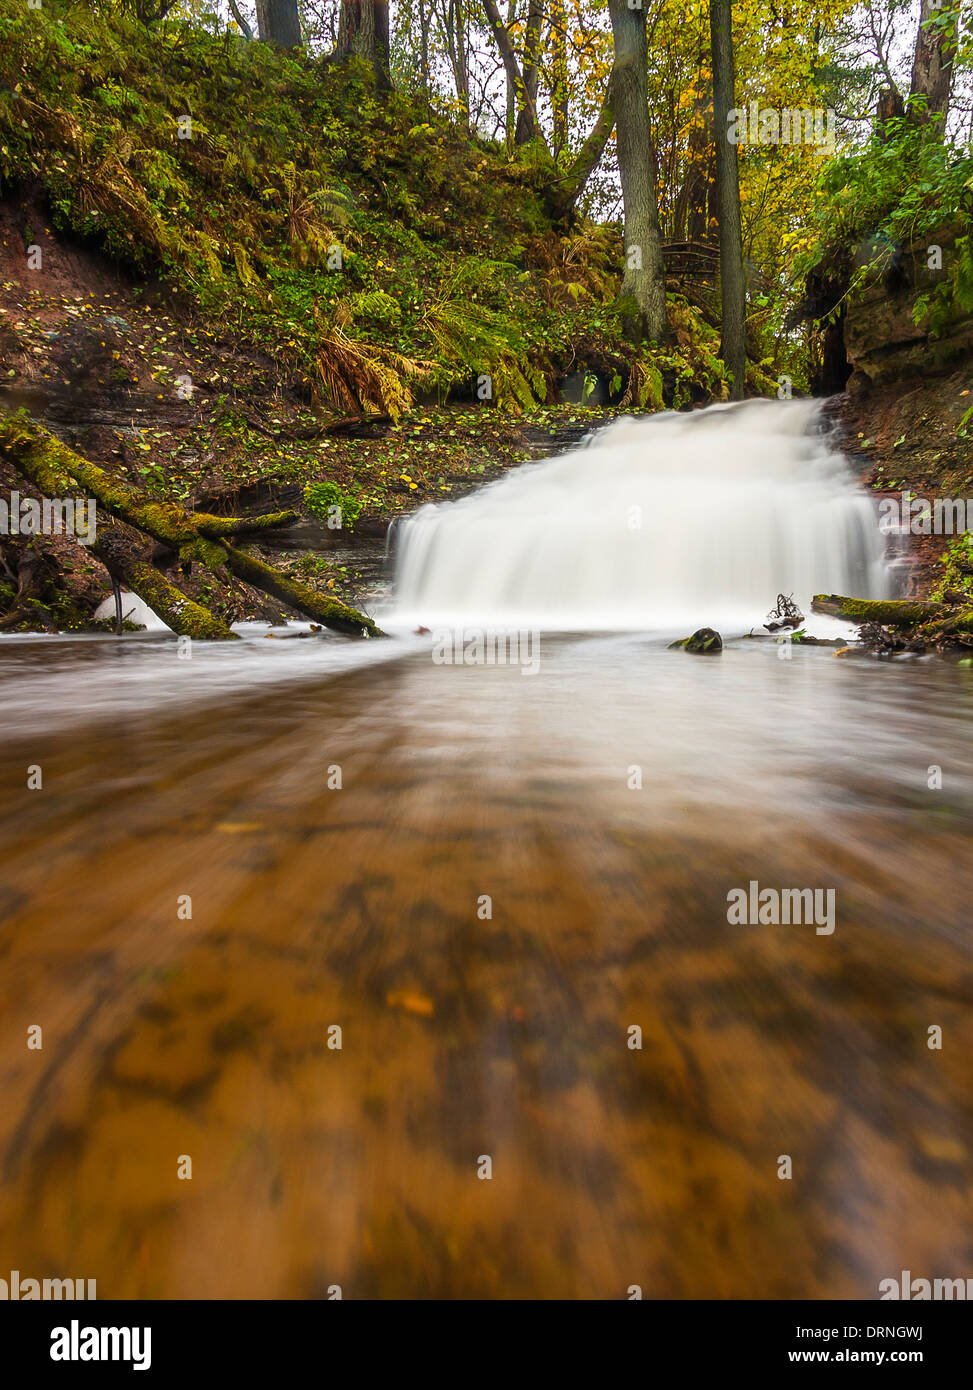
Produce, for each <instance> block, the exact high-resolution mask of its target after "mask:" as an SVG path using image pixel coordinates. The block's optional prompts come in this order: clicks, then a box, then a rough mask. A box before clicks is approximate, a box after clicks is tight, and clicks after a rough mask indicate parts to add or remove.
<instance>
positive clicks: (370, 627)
mask: <svg viewBox="0 0 973 1390" xmlns="http://www.w3.org/2000/svg"><path fill="white" fill-rule="evenodd" d="M0 454H3V455H4V457H6V458H7V459H9V460H10V462H11V463H12V464H13V465H14V467H15V468H16V469H18V471H19V472H20V473H22V474H23V475H24V477H25V478H29V479H30V481H31V482H32V483H34V485H35V486H36V487H38V488H39V489H40V490H41V492H43V493H44V494H45V495H46V496H48V497H57V496H62V495H64V494H65V493H68V492H73V491H74V490H75V488H76V487H77V488H81V489H82V490H83V491H84V492H86V493H87V494H88V495H89V496H90V497H94V498H95V499H96V500H97V502H98V503H99V505H100V506H101V507H103V508H104V509H105V511H107V512H109V513H110V514H111V515H112V516H114V517H117V518H118V520H120V521H124V522H127V523H128V524H129V525H130V526H134V527H136V528H137V529H138V530H139V531H143V532H145V534H146V535H148V536H151V537H152V539H153V540H156V541H159V542H160V543H161V544H162V545H165V546H168V547H169V548H171V549H173V550H176V551H178V553H179V555H180V557H181V558H182V559H183V560H184V561H192V560H195V561H199V562H201V563H203V564H205V565H207V566H208V567H209V568H210V569H213V570H217V569H219V568H220V567H222V566H225V567H226V568H227V569H228V570H230V571H231V572H232V573H233V574H236V575H237V576H238V577H239V578H241V579H243V580H245V581H246V582H247V583H248V584H253V585H254V586H255V587H256V588H258V589H262V590H263V591H264V593H267V594H271V595H272V596H273V597H274V598H277V599H280V601H281V602H282V603H286V604H288V605H289V606H290V607H291V608H295V609H297V611H298V612H299V613H304V614H306V615H307V616H308V617H309V618H311V619H312V620H313V621H314V622H319V623H322V624H323V625H324V626H325V627H327V628H330V629H332V630H333V631H335V632H343V633H347V634H348V635H349V636H353V637H363V636H368V637H382V636H384V633H382V631H381V630H380V629H379V628H378V627H376V625H375V624H374V623H373V622H372V620H371V619H370V618H368V617H366V616H365V615H364V614H362V613H358V612H357V611H356V610H355V609H354V608H349V607H348V605H347V604H345V603H342V602H341V601H340V600H339V599H336V598H325V597H324V596H322V595H320V594H316V593H314V592H313V590H311V589H307V588H305V587H304V585H303V584H298V583H296V582H295V581H294V580H292V579H288V578H287V577H286V576H285V575H283V574H281V573H280V572H279V571H277V570H275V569H273V568H271V566H270V565H265V564H264V563H263V562H262V561H261V560H255V559H253V558H252V557H251V556H249V555H244V554H243V553H242V552H241V551H239V550H235V549H234V548H233V547H232V546H231V545H229V544H228V543H227V537H229V536H233V535H238V534H244V533H247V532H250V533H252V532H254V531H258V530H264V529H265V528H266V527H267V526H286V525H287V524H288V523H289V522H291V521H293V520H295V518H296V515H297V514H296V513H295V512H275V513H273V514H272V515H271V516H269V517H268V516H264V517H250V518H247V517H219V516H211V515H210V514H209V513H207V512H196V513H194V514H192V515H191V514H190V513H188V512H186V511H184V510H183V508H182V507H179V506H177V505H176V503H174V502H156V501H153V500H152V499H150V498H148V497H146V496H145V494H144V493H141V492H139V491H138V489H137V488H135V487H133V486H132V485H131V483H127V482H125V481H123V480H122V479H119V478H114V477H112V475H111V474H110V473H106V472H105V470H104V469H103V468H99V467H98V465H97V464H94V463H91V462H90V460H88V459H86V458H82V456H81V455H80V454H77V453H75V452H74V450H73V449H69V448H68V447H67V445H66V444H62V443H61V441H60V440H59V439H56V438H55V437H54V436H53V435H52V434H50V433H49V432H48V431H47V430H45V429H44V428H43V426H42V425H39V424H37V423H36V421H34V420H32V419H31V418H30V417H29V416H28V415H27V414H26V412H23V411H18V412H17V414H15V415H11V416H8V417H7V418H5V419H2V420H0ZM95 553H96V554H97V553H98V550H97V547H96V548H95ZM148 568H149V569H150V570H151V574H146V575H138V576H136V577H137V578H138V582H139V583H141V584H143V585H144V586H145V587H146V588H155V589H158V579H161V578H162V576H161V575H159V573H158V571H157V570H154V569H152V568H151V566H149V567H148ZM109 572H111V571H109ZM133 574H134V570H133ZM153 576H158V578H153ZM125 582H126V583H127V584H129V587H131V588H132V589H134V591H135V593H137V594H138V595H139V597H140V598H145V601H146V603H148V604H149V606H150V607H151V608H152V609H153V611H154V612H156V613H158V614H159V616H160V617H161V618H165V620H166V622H168V623H169V626H170V627H172V626H173V624H172V623H171V622H169V619H168V618H167V617H166V615H165V613H163V612H160V610H159V609H158V608H157V607H156V605H155V603H153V602H152V601H151V600H150V599H148V598H146V596H145V594H143V593H142V590H141V589H139V588H137V587H136V586H135V584H134V583H132V582H130V581H129V580H128V579H126V580H125ZM165 583H166V584H169V581H168V580H166V581H165ZM169 588H170V589H171V590H172V594H173V595H178V598H175V597H172V595H169V596H166V595H165V594H164V593H162V591H160V595H161V597H162V598H163V601H164V602H166V603H168V604H170V607H172V606H173V605H175V607H174V608H173V611H174V612H177V616H178V604H179V602H180V601H181V602H182V603H183V604H186V603H189V600H188V599H187V598H186V597H185V596H184V595H182V594H180V593H179V590H178V589H176V588H175V586H174V585H169ZM195 607H196V608H198V609H199V612H200V613H203V614H205V613H206V610H205V609H204V608H201V607H200V606H199V605H198V604H197V605H195ZM207 616H208V617H209V619H210V622H211V623H212V624H214V625H215V628H214V634H213V635H221V636H222V635H224V634H223V633H222V632H220V633H217V632H216V630H215V629H216V628H225V624H220V622H219V620H218V619H215V618H213V617H212V615H207ZM197 625H198V624H197V623H196V620H195V619H194V626H197ZM174 631H180V632H181V631H183V629H182V628H178V627H177V628H174ZM226 633H229V629H226ZM195 635H200V634H199V633H198V632H197V633H196V634H195Z"/></svg>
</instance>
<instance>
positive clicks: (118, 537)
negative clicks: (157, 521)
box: [90, 526, 237, 642]
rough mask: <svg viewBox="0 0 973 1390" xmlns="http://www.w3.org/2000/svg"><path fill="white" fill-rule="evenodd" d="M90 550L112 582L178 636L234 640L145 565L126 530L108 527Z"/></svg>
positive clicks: (220, 624) (227, 630) (216, 621)
mask: <svg viewBox="0 0 973 1390" xmlns="http://www.w3.org/2000/svg"><path fill="white" fill-rule="evenodd" d="M90 548H91V552H92V554H93V555H94V556H95V557H96V558H97V559H99V560H100V561H101V563H102V564H103V565H104V567H105V569H106V570H107V571H108V573H109V574H110V575H111V577H112V579H114V580H115V582H116V583H117V584H124V585H125V587H126V589H131V591H132V593H133V594H138V596H139V598H140V599H142V600H143V602H145V603H147V604H148V605H149V607H150V608H151V609H152V612H153V613H155V614H156V615H157V616H158V617H160V618H161V619H162V621H163V622H164V623H165V624H166V625H167V626H168V627H171V628H172V630H173V632H175V633H176V634H177V635H178V636H179V637H195V638H199V639H200V640H201V641H211V642H212V641H216V642H226V641H235V640H237V635H236V633H235V632H233V631H232V630H231V629H230V627H229V626H228V625H227V624H226V623H225V622H223V620H222V619H221V618H217V617H215V616H214V615H213V614H212V613H210V611H209V610H208V609H206V608H203V607H202V605H201V604H198V603H195V602H194V601H193V600H192V599H191V598H188V597H187V596H186V595H185V594H184V593H183V592H182V591H181V590H180V589H177V588H176V586H175V584H173V583H172V582H171V581H170V580H168V579H167V578H166V577H165V575H164V574H162V573H161V572H160V571H159V570H157V569H155V568H154V566H152V565H150V564H149V562H148V561H147V560H146V558H145V556H144V554H142V552H141V547H140V546H139V542H138V540H137V538H136V536H135V535H134V534H133V533H132V532H131V531H129V530H128V528H127V527H123V526H112V527H111V528H110V529H108V530H106V531H103V532H102V534H101V535H100V536H99V537H98V538H97V539H96V540H95V541H94V543H93V544H92V546H91V547H90Z"/></svg>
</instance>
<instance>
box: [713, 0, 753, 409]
mask: <svg viewBox="0 0 973 1390" xmlns="http://www.w3.org/2000/svg"><path fill="white" fill-rule="evenodd" d="M709 17H710V36H711V39H712V44H713V123H714V126H715V128H716V183H717V192H718V195H719V210H720V211H719V221H720V296H721V301H722V326H721V333H722V344H721V348H720V351H721V353H722V355H723V361H724V363H725V364H726V369H727V371H728V372H729V374H730V376H731V378H732V386H731V395H732V397H733V399H734V400H735V401H740V400H742V399H743V395H744V390H745V388H746V369H747V351H746V284H745V281H744V276H743V239H742V233H741V230H740V179H739V171H738V168H737V150H736V145H734V144H732V143H731V142H730V138H729V132H728V129H727V126H728V121H727V116H728V114H729V112H730V111H732V110H733V109H734V95H733V92H734V82H735V78H734V71H733V29H732V6H731V0H710V7H709Z"/></svg>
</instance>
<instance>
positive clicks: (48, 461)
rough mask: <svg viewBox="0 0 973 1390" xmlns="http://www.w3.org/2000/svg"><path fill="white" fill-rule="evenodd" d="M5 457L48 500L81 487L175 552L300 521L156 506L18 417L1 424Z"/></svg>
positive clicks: (283, 515)
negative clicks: (201, 541) (203, 541)
mask: <svg viewBox="0 0 973 1390" xmlns="http://www.w3.org/2000/svg"><path fill="white" fill-rule="evenodd" d="M0 452H2V453H4V454H5V455H6V457H7V458H9V459H10V461H11V463H13V465H14V467H16V468H18V469H19V470H20V472H21V473H23V475H24V477H25V478H29V479H30V480H31V482H32V483H34V484H36V486H37V487H39V488H40V490H41V491H42V492H43V493H44V494H45V495H46V496H47V497H59V496H63V494H64V493H65V492H69V491H71V490H72V489H73V487H74V485H75V484H77V485H78V486H79V487H81V488H83V489H84V490H85V491H86V492H88V493H89V494H90V495H91V496H92V497H95V498H97V500H98V502H99V504H100V505H101V506H103V507H104V508H105V510H106V511H108V512H111V514H112V516H117V517H118V518H119V520H120V521H127V522H128V523H129V525H130V526H135V527H137V528H138V529H139V530H140V531H145V532H146V534H147V535H150V536H152V537H153V538H154V539H155V540H157V541H161V542H162V543H163V544H164V545H168V546H171V547H172V548H173V549H174V550H179V549H180V548H181V547H182V546H184V545H191V544H192V543H193V541H196V540H198V539H199V537H200V536H206V537H207V538H208V539H212V540H222V539H224V538H225V537H227V536H239V535H244V534H252V533H254V532H256V531H266V530H269V529H271V528H273V527H278V526H290V525H291V523H292V522H295V521H297V519H298V514H297V512H294V511H285V512H271V513H270V514H269V515H267V516H235V517H233V516H212V515H210V513H209V512H193V513H192V514H191V515H190V513H188V512H186V511H184V510H183V508H182V507H179V506H177V505H176V504H175V503H174V502H156V501H154V500H152V499H151V498H149V497H146V496H145V494H144V493H141V492H139V490H138V489H137V488H135V487H133V486H132V485H131V483H126V482H125V481H124V480H123V479H121V478H113V477H112V475H111V474H110V473H106V472H105V470H104V469H103V468H99V467H98V465H97V464H96V463H92V462H91V461H90V460H89V459H86V458H82V456H81V455H80V454H76V453H75V452H74V450H73V449H69V448H68V447H67V445H66V444H62V443H61V441H60V440H59V439H55V437H54V435H52V434H49V433H48V431H47V430H45V429H44V428H43V427H42V426H40V425H38V424H35V422H34V421H33V420H31V419H30V418H29V416H25V415H24V414H22V413H19V412H18V414H16V415H11V416H9V417H8V418H7V419H5V420H0Z"/></svg>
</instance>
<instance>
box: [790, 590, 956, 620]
mask: <svg viewBox="0 0 973 1390" xmlns="http://www.w3.org/2000/svg"><path fill="white" fill-rule="evenodd" d="M811 610H812V612H814V613H828V614H829V615H830V616H831V617H832V618H844V620H845V622H848V623H880V624H881V625H882V626H883V627H918V625H919V624H920V623H925V622H929V621H930V619H933V618H939V617H941V616H943V615H945V614H948V613H949V612H950V609H949V608H948V607H947V605H946V604H944V603H933V602H932V601H928V600H920V599H869V598H846V597H844V595H842V594H815V596H814V598H813V599H812V600H811Z"/></svg>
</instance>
